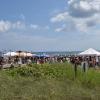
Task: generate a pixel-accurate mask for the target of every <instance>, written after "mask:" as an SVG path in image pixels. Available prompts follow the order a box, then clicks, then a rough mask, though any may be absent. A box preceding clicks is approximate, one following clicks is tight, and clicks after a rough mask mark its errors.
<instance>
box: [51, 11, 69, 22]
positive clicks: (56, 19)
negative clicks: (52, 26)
mask: <svg viewBox="0 0 100 100" xmlns="http://www.w3.org/2000/svg"><path fill="white" fill-rule="evenodd" d="M67 16H68V13H67V12H64V13H60V14H58V15H57V16H55V17H52V18H51V22H53V23H54V22H61V21H65V20H66V18H67Z"/></svg>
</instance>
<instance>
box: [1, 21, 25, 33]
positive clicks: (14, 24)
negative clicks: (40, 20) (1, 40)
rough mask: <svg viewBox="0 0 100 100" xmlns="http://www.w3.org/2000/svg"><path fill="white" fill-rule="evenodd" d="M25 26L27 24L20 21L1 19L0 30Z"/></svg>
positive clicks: (4, 30) (5, 30)
mask: <svg viewBox="0 0 100 100" xmlns="http://www.w3.org/2000/svg"><path fill="white" fill-rule="evenodd" d="M23 28H25V24H24V23H22V22H20V21H16V22H11V21H5V20H0V32H7V31H10V30H12V29H23Z"/></svg>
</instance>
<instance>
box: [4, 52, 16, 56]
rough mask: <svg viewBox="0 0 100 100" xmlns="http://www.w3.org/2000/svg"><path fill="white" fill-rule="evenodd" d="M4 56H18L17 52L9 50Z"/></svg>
mask: <svg viewBox="0 0 100 100" xmlns="http://www.w3.org/2000/svg"><path fill="white" fill-rule="evenodd" d="M4 56H17V53H16V52H7V53H6V54H4Z"/></svg>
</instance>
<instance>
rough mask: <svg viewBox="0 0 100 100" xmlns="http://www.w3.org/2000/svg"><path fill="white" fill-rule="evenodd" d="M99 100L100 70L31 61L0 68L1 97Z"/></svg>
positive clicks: (43, 99)
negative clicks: (3, 68)
mask: <svg viewBox="0 0 100 100" xmlns="http://www.w3.org/2000/svg"><path fill="white" fill-rule="evenodd" d="M61 99H63V100H84V99H86V100H99V99H100V73H99V71H96V70H94V69H89V70H88V71H87V72H86V73H84V72H83V71H82V69H81V68H78V72H77V77H75V73H74V66H73V65H71V64H69V63H54V64H43V65H37V64H31V65H28V66H24V67H19V68H14V69H7V70H1V71H0V100H61Z"/></svg>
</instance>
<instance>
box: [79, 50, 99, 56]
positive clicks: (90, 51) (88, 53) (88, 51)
mask: <svg viewBox="0 0 100 100" xmlns="http://www.w3.org/2000/svg"><path fill="white" fill-rule="evenodd" d="M78 55H80V56H92V55H94V56H100V52H98V51H96V50H94V49H92V48H89V49H88V50H85V51H84V52H81V53H79V54H78Z"/></svg>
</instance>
